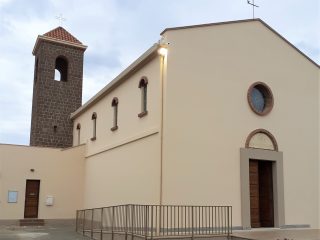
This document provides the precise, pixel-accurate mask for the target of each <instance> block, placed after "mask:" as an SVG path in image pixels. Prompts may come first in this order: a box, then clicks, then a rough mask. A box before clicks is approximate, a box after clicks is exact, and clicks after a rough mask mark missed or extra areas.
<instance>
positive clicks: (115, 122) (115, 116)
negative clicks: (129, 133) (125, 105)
mask: <svg viewBox="0 0 320 240" xmlns="http://www.w3.org/2000/svg"><path fill="white" fill-rule="evenodd" d="M118 104H119V100H118V98H116V97H115V98H113V99H112V103H111V106H112V108H113V126H112V128H111V131H115V130H117V129H118Z"/></svg>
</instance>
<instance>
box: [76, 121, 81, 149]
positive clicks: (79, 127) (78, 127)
mask: <svg viewBox="0 0 320 240" xmlns="http://www.w3.org/2000/svg"><path fill="white" fill-rule="evenodd" d="M80 130H81V125H80V123H78V124H77V132H78V145H80Z"/></svg>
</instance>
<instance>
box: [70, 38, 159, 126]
mask: <svg viewBox="0 0 320 240" xmlns="http://www.w3.org/2000/svg"><path fill="white" fill-rule="evenodd" d="M159 47H161V46H160V45H159V44H157V43H155V44H154V45H153V46H152V47H150V48H149V49H148V50H147V51H146V52H145V53H143V54H142V55H141V56H140V57H139V58H138V59H137V60H135V61H134V62H133V63H132V64H131V65H130V66H129V67H127V68H126V69H125V70H124V71H122V72H121V73H120V74H119V75H118V76H117V77H115V78H114V79H113V80H112V81H111V82H110V83H108V84H107V85H106V86H105V87H104V88H102V89H101V90H100V91H99V92H98V93H97V94H96V95H94V96H93V97H92V98H91V99H89V100H88V101H87V102H86V103H85V104H83V105H82V106H81V107H80V108H78V109H77V110H76V111H75V112H73V113H71V116H70V118H71V119H72V120H73V119H75V118H76V117H78V116H79V115H80V114H81V113H83V112H85V111H86V110H87V109H88V108H90V107H91V106H92V105H94V104H95V103H96V102H98V101H99V100H100V99H101V98H103V97H104V96H106V95H107V94H108V93H109V92H110V91H111V90H112V89H114V88H115V87H116V86H118V85H119V84H121V83H122V82H123V81H125V80H126V79H128V77H129V76H130V75H131V74H132V73H134V72H135V71H136V70H138V69H140V68H141V67H142V66H143V65H144V64H145V63H147V62H148V61H149V60H150V59H152V58H153V57H154V56H156V55H157V54H158V53H157V52H158V49H159Z"/></svg>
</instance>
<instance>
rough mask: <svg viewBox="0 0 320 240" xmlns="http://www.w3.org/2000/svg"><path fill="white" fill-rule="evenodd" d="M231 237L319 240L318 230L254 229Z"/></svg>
mask: <svg viewBox="0 0 320 240" xmlns="http://www.w3.org/2000/svg"><path fill="white" fill-rule="evenodd" d="M232 235H233V236H235V237H240V238H244V239H254V240H284V239H288V240H320V230H319V229H290V230H289V229H269V230H266V229H258V230H256V229H255V230H249V231H235V232H233V234H232Z"/></svg>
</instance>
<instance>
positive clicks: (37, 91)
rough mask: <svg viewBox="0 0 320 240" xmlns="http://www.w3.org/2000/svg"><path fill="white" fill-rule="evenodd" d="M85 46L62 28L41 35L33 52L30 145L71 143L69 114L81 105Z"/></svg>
mask: <svg viewBox="0 0 320 240" xmlns="http://www.w3.org/2000/svg"><path fill="white" fill-rule="evenodd" d="M86 48H87V47H86V46H84V45H83V44H82V43H81V42H80V41H79V40H78V39H76V38H75V37H74V36H72V35H71V34H70V33H69V32H67V31H66V30H65V29H64V28H62V27H58V28H56V29H53V30H52V31H50V32H47V33H45V34H44V35H39V36H38V38H37V41H36V44H35V46H34V49H33V52H32V53H33V55H34V56H35V68H34V83H33V102H32V119H31V134H30V145H31V146H42V147H56V148H64V147H70V146H72V130H73V123H72V121H71V120H70V114H71V113H72V112H74V111H75V110H77V109H78V108H79V107H80V106H81V100H82V75H83V55H84V51H85V50H86Z"/></svg>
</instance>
